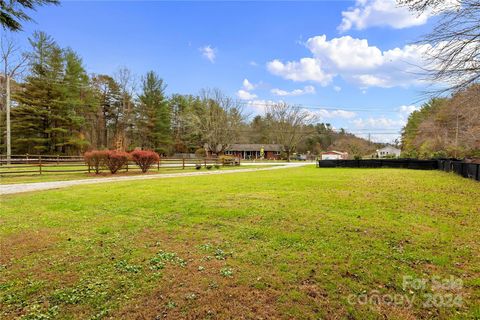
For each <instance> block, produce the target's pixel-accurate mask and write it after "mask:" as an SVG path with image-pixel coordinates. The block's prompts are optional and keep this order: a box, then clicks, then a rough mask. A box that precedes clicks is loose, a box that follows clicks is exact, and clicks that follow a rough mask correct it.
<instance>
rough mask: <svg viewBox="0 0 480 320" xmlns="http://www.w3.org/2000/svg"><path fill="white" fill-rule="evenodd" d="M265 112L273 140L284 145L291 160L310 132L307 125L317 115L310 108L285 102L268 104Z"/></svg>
mask: <svg viewBox="0 0 480 320" xmlns="http://www.w3.org/2000/svg"><path fill="white" fill-rule="evenodd" d="M265 112H266V114H267V115H268V117H267V118H268V119H269V122H270V123H269V129H270V133H271V134H272V141H275V143H278V144H281V145H282V146H283V149H284V151H285V153H286V154H287V160H288V161H290V156H291V154H292V153H293V152H295V150H296V148H297V146H298V144H299V143H300V142H301V141H302V140H303V139H304V138H305V137H306V136H307V135H308V133H309V130H306V128H305V127H306V126H307V125H309V124H313V123H314V122H315V121H316V119H317V117H316V116H315V115H314V114H312V113H311V112H309V111H308V110H305V109H302V108H300V107H298V106H293V105H289V104H287V103H284V102H280V103H275V104H270V105H267V107H266V110H265Z"/></svg>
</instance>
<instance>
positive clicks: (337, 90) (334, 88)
mask: <svg viewBox="0 0 480 320" xmlns="http://www.w3.org/2000/svg"><path fill="white" fill-rule="evenodd" d="M333 90H335V91H336V92H340V91H342V88H341V87H339V86H335V87H333Z"/></svg>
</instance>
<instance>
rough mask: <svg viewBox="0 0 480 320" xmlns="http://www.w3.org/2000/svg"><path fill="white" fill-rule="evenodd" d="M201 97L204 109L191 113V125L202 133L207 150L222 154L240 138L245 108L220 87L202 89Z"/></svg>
mask: <svg viewBox="0 0 480 320" xmlns="http://www.w3.org/2000/svg"><path fill="white" fill-rule="evenodd" d="M200 99H201V101H202V107H203V110H202V111H201V112H199V113H192V114H191V117H190V122H191V127H192V129H193V130H195V131H196V132H198V133H199V134H200V136H201V137H202V141H203V142H204V143H205V146H206V149H207V151H209V152H211V153H215V154H221V153H223V152H224V151H225V149H227V148H228V146H229V145H230V144H232V143H234V142H236V140H237V139H238V133H239V131H240V128H241V126H242V123H243V121H244V120H245V115H244V114H243V108H242V107H241V104H239V103H238V101H237V100H235V99H232V98H230V97H228V96H226V95H225V94H224V93H222V92H221V91H220V90H218V89H204V90H202V92H201V93H200Z"/></svg>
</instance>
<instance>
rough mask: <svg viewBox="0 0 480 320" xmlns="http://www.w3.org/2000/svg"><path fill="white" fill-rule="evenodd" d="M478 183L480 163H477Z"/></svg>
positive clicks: (478, 179) (479, 179)
mask: <svg viewBox="0 0 480 320" xmlns="http://www.w3.org/2000/svg"><path fill="white" fill-rule="evenodd" d="M475 179H476V180H477V181H480V163H477V176H476V177H475Z"/></svg>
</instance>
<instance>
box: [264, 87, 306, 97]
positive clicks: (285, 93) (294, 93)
mask: <svg viewBox="0 0 480 320" xmlns="http://www.w3.org/2000/svg"><path fill="white" fill-rule="evenodd" d="M270 92H271V93H272V94H274V95H276V96H281V97H288V96H290V97H294V96H301V95H304V94H314V93H315V87H314V86H305V87H304V88H303V89H295V90H292V91H286V90H282V89H278V88H274V89H272V90H270Z"/></svg>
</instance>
